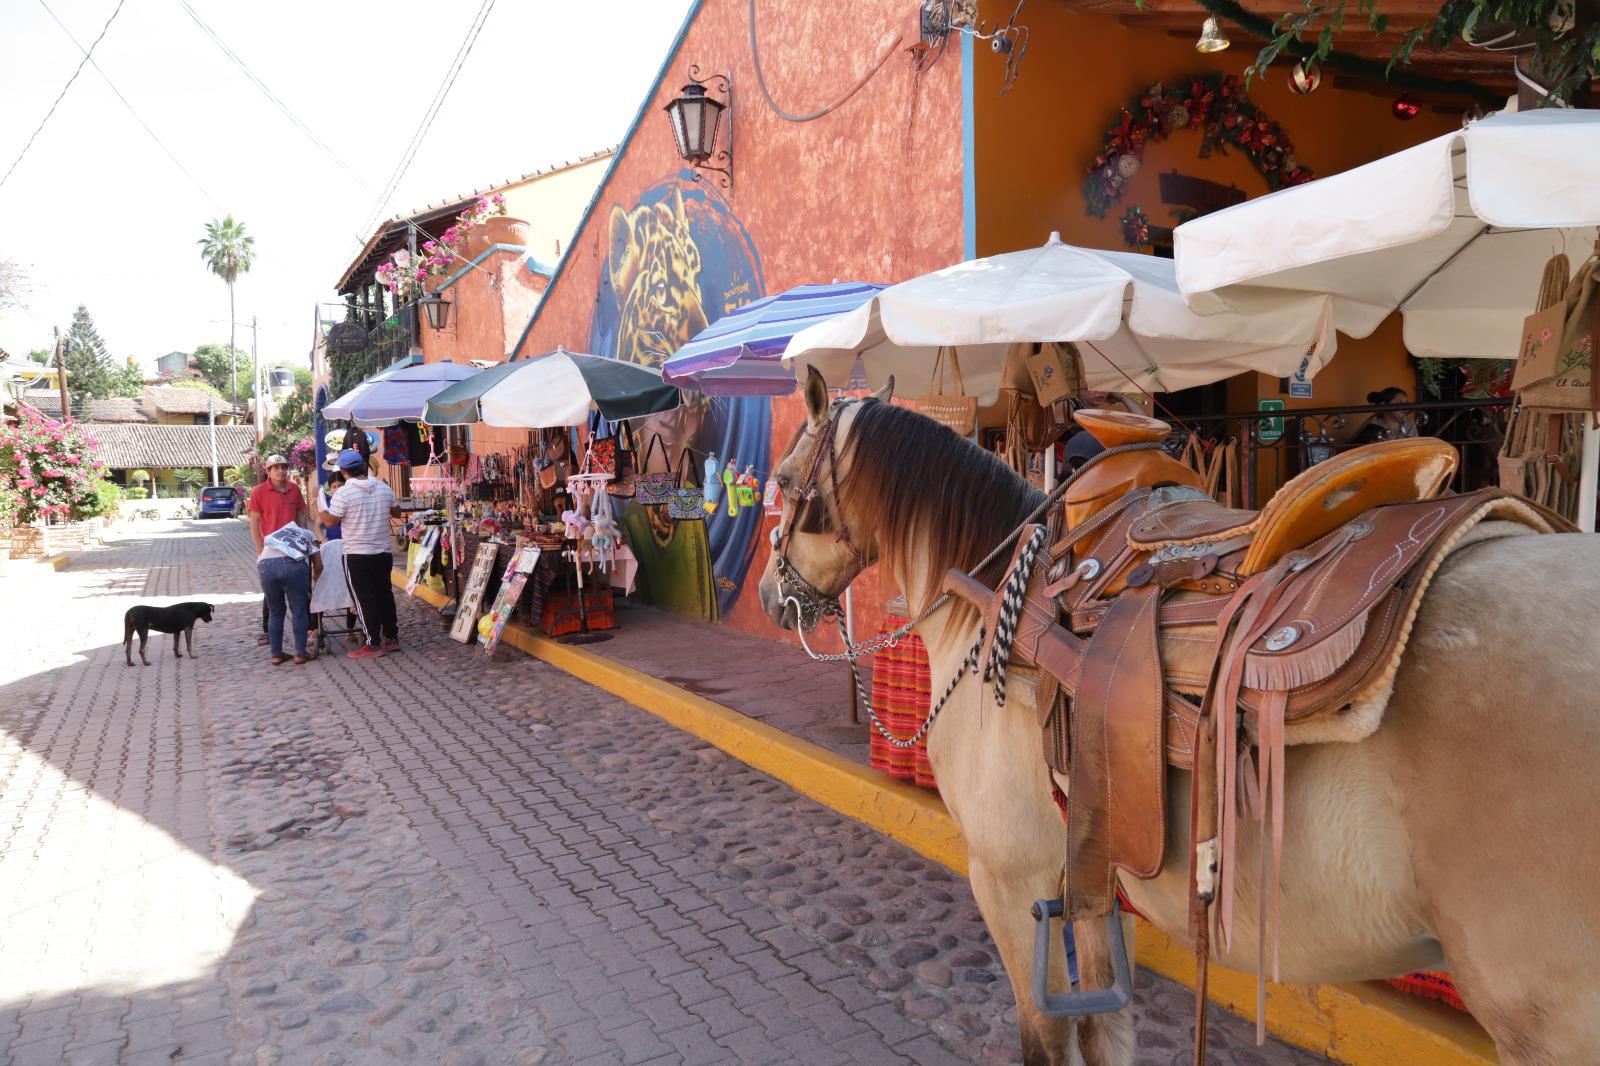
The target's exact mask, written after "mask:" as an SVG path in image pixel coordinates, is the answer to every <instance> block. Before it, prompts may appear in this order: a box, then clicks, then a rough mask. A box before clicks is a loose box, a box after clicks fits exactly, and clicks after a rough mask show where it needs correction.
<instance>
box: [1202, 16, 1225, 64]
mask: <svg viewBox="0 0 1600 1066" xmlns="http://www.w3.org/2000/svg"><path fill="white" fill-rule="evenodd" d="M1231 44H1233V42H1232V41H1230V40H1228V35H1227V34H1226V33H1223V32H1222V23H1220V22H1218V21H1217V17H1216V16H1215V15H1212V16H1211V17H1210V18H1208V19H1206V21H1205V25H1203V26H1201V27H1200V39H1199V40H1198V41H1196V42H1195V43H1194V50H1195V51H1196V52H1200V53H1203V54H1206V55H1209V54H1211V53H1212V52H1220V51H1222V50H1223V49H1225V48H1227V47H1228V46H1229V45H1231Z"/></svg>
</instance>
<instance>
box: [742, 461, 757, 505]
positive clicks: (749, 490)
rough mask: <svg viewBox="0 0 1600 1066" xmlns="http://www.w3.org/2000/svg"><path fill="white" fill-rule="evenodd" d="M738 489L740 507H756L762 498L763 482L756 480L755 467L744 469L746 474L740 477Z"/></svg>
mask: <svg viewBox="0 0 1600 1066" xmlns="http://www.w3.org/2000/svg"><path fill="white" fill-rule="evenodd" d="M738 487H739V506H740V507H754V506H755V505H756V503H757V501H758V500H759V499H760V497H761V482H759V481H757V480H756V468H755V467H754V466H746V467H745V468H744V473H743V474H742V475H740V477H739V481H738Z"/></svg>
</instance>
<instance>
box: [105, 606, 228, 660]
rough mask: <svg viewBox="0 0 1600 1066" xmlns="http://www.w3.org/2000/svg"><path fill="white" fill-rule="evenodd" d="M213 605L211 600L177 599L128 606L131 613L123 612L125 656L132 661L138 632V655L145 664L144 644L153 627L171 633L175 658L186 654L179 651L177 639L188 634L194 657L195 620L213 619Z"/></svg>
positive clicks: (190, 654) (191, 656) (191, 653)
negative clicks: (165, 603) (155, 604)
mask: <svg viewBox="0 0 1600 1066" xmlns="http://www.w3.org/2000/svg"><path fill="white" fill-rule="evenodd" d="M211 611H212V607H211V604H209V603H199V602H190V603H175V604H173V605H172V606H171V607H150V606H148V605H145V604H140V605H139V606H138V607H129V608H128V613H127V614H125V615H123V616H122V654H123V655H124V656H126V658H127V660H128V665H129V666H132V665H133V635H134V634H135V633H138V634H139V659H140V660H141V661H142V662H143V663H144V664H145V665H146V666H149V665H150V660H149V659H146V658H145V657H144V644H145V640H146V638H148V637H149V635H150V631H151V630H152V629H153V630H155V631H156V632H157V633H171V634H172V654H173V656H174V657H176V658H179V659H181V658H183V654H182V653H181V652H179V651H178V641H179V640H181V639H183V638H185V637H187V638H188V641H189V658H191V659H193V658H194V624H195V623H196V622H210V621H211Z"/></svg>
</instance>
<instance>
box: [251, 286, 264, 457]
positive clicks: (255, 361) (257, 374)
mask: <svg viewBox="0 0 1600 1066" xmlns="http://www.w3.org/2000/svg"><path fill="white" fill-rule="evenodd" d="M257 338H258V334H257V332H256V316H255V315H251V316H250V363H251V372H252V374H251V376H252V379H253V380H254V381H255V393H256V440H260V439H261V438H262V437H265V436H266V435H267V410H266V408H265V407H263V406H262V405H263V404H265V403H266V397H265V396H263V395H262V391H263V390H262V388H261V355H260V354H259V353H258V352H257V351H256V340H257Z"/></svg>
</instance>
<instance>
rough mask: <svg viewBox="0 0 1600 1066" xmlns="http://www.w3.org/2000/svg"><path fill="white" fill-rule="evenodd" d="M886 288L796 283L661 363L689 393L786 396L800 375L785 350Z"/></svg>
mask: <svg viewBox="0 0 1600 1066" xmlns="http://www.w3.org/2000/svg"><path fill="white" fill-rule="evenodd" d="M882 289H883V286H882V285H872V284H868V283H866V282H860V281H835V282H833V283H831V284H828V285H796V286H795V287H794V288H792V289H787V290H785V291H783V292H780V293H777V294H776V295H773V296H765V297H762V298H761V299H759V300H755V301H753V302H751V303H748V304H745V305H744V306H743V307H740V308H738V309H737V310H734V311H730V312H728V313H727V314H725V315H723V316H722V317H721V318H719V319H717V320H716V321H715V322H713V323H712V324H711V325H709V326H707V327H706V328H705V329H703V330H701V331H700V332H699V333H698V334H697V335H696V336H695V338H694V339H693V340H691V341H690V342H689V343H688V344H685V345H684V346H683V347H682V348H679V349H678V351H677V353H676V354H675V355H673V357H672V358H671V359H668V360H667V361H666V362H665V363H663V364H662V365H661V375H662V377H663V378H664V379H665V380H666V381H667V382H668V383H670V384H673V385H676V386H678V387H679V388H683V389H698V390H700V391H701V392H704V393H706V394H707V395H708V396H784V395H787V394H788V393H790V392H793V391H794V386H795V380H794V374H793V372H791V371H790V370H788V369H786V368H785V367H784V366H783V365H782V357H783V350H784V348H785V347H786V346H787V345H788V343H789V338H791V337H793V336H794V335H795V334H796V333H798V332H800V330H802V329H805V328H806V327H807V326H810V325H813V324H815V323H817V322H821V321H823V320H825V319H829V318H832V317H834V316H835V315H840V314H843V313H845V312H846V311H853V310H855V309H856V308H857V307H859V306H861V305H862V304H863V303H865V302H866V301H867V300H869V299H871V298H872V297H873V296H874V295H876V294H877V293H878V292H880V291H882Z"/></svg>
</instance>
